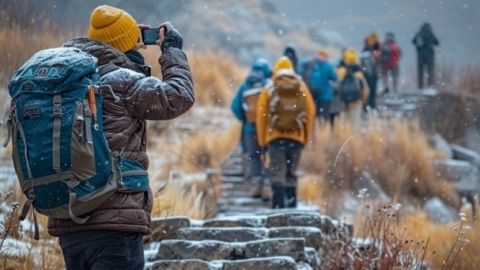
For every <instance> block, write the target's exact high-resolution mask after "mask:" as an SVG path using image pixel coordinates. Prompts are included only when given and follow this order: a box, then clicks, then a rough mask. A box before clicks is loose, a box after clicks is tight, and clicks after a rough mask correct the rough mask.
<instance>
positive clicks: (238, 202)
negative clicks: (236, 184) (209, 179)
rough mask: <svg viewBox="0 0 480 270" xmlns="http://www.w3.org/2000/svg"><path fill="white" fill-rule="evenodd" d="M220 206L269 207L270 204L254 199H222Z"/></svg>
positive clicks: (219, 201)
mask: <svg viewBox="0 0 480 270" xmlns="http://www.w3.org/2000/svg"><path fill="white" fill-rule="evenodd" d="M218 205H219V206H227V207H228V206H247V207H268V206H269V205H270V203H268V202H264V201H262V199H257V198H252V197H237V198H233V197H230V198H228V197H227V198H221V199H219V200H218Z"/></svg>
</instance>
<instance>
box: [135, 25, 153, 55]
mask: <svg viewBox="0 0 480 270" xmlns="http://www.w3.org/2000/svg"><path fill="white" fill-rule="evenodd" d="M138 28H139V29H140V30H142V29H147V28H150V25H146V24H138ZM146 48H147V45H145V44H143V41H141V40H140V38H139V39H138V43H137V44H135V47H133V50H135V51H138V50H140V49H146Z"/></svg>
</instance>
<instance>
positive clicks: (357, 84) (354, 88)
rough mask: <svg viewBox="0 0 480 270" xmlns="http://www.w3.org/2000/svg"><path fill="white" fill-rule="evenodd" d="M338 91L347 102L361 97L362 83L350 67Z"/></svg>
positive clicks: (341, 98)
mask: <svg viewBox="0 0 480 270" xmlns="http://www.w3.org/2000/svg"><path fill="white" fill-rule="evenodd" d="M338 92H339V94H340V100H342V101H343V102H345V103H350V102H354V101H357V100H360V99H361V92H362V83H361V81H360V79H358V78H356V77H355V74H354V73H353V72H352V71H350V69H349V68H348V67H347V74H346V75H345V78H343V80H342V81H341V82H340V85H339V90H338Z"/></svg>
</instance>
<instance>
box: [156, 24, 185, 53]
mask: <svg viewBox="0 0 480 270" xmlns="http://www.w3.org/2000/svg"><path fill="white" fill-rule="evenodd" d="M159 28H160V33H159V36H160V39H159V40H157V42H156V43H157V45H158V46H160V49H161V50H162V53H165V52H166V51H167V50H168V49H169V48H177V49H180V50H181V49H182V48H183V37H182V35H180V33H179V32H178V31H177V30H176V29H175V28H173V25H172V24H171V23H170V22H164V23H162V24H160V25H159Z"/></svg>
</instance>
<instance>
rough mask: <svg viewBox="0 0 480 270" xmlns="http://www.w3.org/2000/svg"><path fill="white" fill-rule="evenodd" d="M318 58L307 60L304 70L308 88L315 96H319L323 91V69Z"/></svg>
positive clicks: (304, 79) (303, 73)
mask: <svg viewBox="0 0 480 270" xmlns="http://www.w3.org/2000/svg"><path fill="white" fill-rule="evenodd" d="M318 62H319V61H318V60H316V59H311V60H309V61H308V62H306V63H305V64H304V65H305V68H304V69H303V72H302V79H303V81H304V82H305V83H306V84H307V87H308V90H310V93H312V96H313V97H318V96H319V95H320V94H321V93H322V89H320V80H321V76H322V74H321V71H320V67H319V65H317V64H318Z"/></svg>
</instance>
